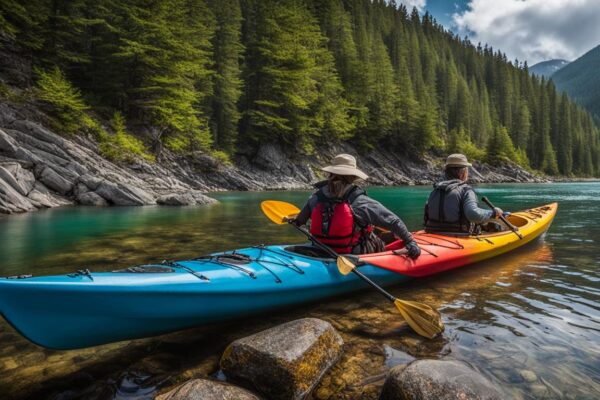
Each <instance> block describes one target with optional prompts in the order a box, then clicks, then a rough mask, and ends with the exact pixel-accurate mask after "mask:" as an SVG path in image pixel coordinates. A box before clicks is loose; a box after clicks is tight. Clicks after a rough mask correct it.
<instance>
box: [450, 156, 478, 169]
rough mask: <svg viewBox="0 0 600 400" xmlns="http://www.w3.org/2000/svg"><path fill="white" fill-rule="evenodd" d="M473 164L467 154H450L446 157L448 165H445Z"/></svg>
mask: <svg viewBox="0 0 600 400" xmlns="http://www.w3.org/2000/svg"><path fill="white" fill-rule="evenodd" d="M471 165H473V164H471V163H470V162H469V161H468V160H467V156H465V155H464V154H458V153H457V154H450V155H449V156H448V158H446V165H444V168H447V167H470V166H471Z"/></svg>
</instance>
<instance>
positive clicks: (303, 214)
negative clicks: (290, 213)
mask: <svg viewBox="0 0 600 400" xmlns="http://www.w3.org/2000/svg"><path fill="white" fill-rule="evenodd" d="M322 190H323V194H324V195H325V196H327V197H329V198H332V197H333V196H331V194H330V193H329V188H328V187H327V185H325V186H323V188H322ZM318 201H319V199H318V198H317V194H316V193H313V194H312V196H310V198H309V199H308V202H306V205H305V206H304V207H303V208H302V210H301V211H300V213H299V214H298V216H297V217H296V222H297V223H298V224H299V225H304V224H306V223H307V222H308V220H309V219H310V216H311V214H312V211H313V209H314V208H315V207H316V206H317V203H318ZM350 206H351V207H352V211H353V214H354V218H355V221H354V222H355V223H356V224H357V225H358V226H360V227H365V226H367V225H374V226H377V227H380V228H383V229H387V230H389V231H391V232H392V233H393V234H394V235H395V236H396V237H398V238H400V239H402V240H403V241H404V243H408V242H411V241H412V240H413V238H412V235H411V234H410V232H409V231H408V229H407V228H406V225H405V224H404V222H403V221H402V220H401V219H400V218H399V217H398V216H397V215H396V214H394V213H393V212H391V211H390V210H388V209H387V208H386V207H384V206H383V205H382V204H381V203H380V202H378V201H377V200H373V199H372V198H370V197H368V196H366V195H365V196H358V197H357V198H356V199H354V201H353V202H352V204H350Z"/></svg>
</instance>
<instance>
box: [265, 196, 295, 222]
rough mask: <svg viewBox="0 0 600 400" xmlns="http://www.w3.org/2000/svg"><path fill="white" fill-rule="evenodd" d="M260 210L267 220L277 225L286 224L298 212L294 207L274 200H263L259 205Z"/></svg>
mask: <svg viewBox="0 0 600 400" xmlns="http://www.w3.org/2000/svg"><path fill="white" fill-rule="evenodd" d="M260 208H261V210H262V212H263V213H264V214H265V215H266V216H267V218H269V219H270V220H271V221H273V222H275V223H276V224H278V225H283V224H285V223H287V221H288V220H289V219H292V218H294V217H295V216H296V215H298V213H299V212H300V209H299V208H298V207H296V206H295V205H293V204H290V203H286V202H285V201H276V200H265V201H263V202H262V203H260Z"/></svg>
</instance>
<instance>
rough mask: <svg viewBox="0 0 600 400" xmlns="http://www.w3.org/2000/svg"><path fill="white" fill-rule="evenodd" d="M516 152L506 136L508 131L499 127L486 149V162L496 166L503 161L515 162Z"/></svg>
mask: <svg viewBox="0 0 600 400" xmlns="http://www.w3.org/2000/svg"><path fill="white" fill-rule="evenodd" d="M516 154H517V153H516V150H515V147H514V145H513V143H512V140H511V139H510V136H509V135H508V130H507V129H506V128H505V127H503V126H499V127H497V128H496V129H495V131H494V134H493V135H492V137H491V138H490V141H489V143H488V147H487V161H488V162H489V163H490V164H493V165H497V164H500V163H501V162H503V161H507V160H509V161H516V158H517V156H516Z"/></svg>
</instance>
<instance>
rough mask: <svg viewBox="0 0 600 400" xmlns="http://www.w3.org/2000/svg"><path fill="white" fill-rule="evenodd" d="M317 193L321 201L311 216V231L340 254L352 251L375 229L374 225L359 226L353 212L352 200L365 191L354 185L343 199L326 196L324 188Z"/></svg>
mask: <svg viewBox="0 0 600 400" xmlns="http://www.w3.org/2000/svg"><path fill="white" fill-rule="evenodd" d="M316 194H317V198H318V200H319V201H318V203H317V205H316V207H315V208H314V209H313V210H312V213H311V216H310V219H311V222H310V233H312V234H313V236H315V237H316V238H317V239H319V241H320V242H321V243H323V244H324V245H326V246H329V247H331V248H332V249H333V250H335V251H336V252H337V253H339V254H348V253H351V252H352V249H353V248H354V247H355V246H357V245H358V244H360V243H361V241H362V239H363V237H364V235H365V234H366V233H368V232H370V231H372V229H373V227H372V226H367V227H365V228H361V227H359V226H358V225H357V224H356V223H355V221H354V214H353V213H352V206H351V204H352V202H353V201H354V200H355V199H356V198H357V197H358V196H362V195H363V194H366V193H365V191H364V190H363V189H361V188H359V187H358V186H354V187H353V188H352V189H350V190H348V192H347V193H346V194H345V195H344V197H343V198H341V199H332V198H329V197H327V196H325V194H324V193H323V189H319V190H318V191H317V193H316Z"/></svg>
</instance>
